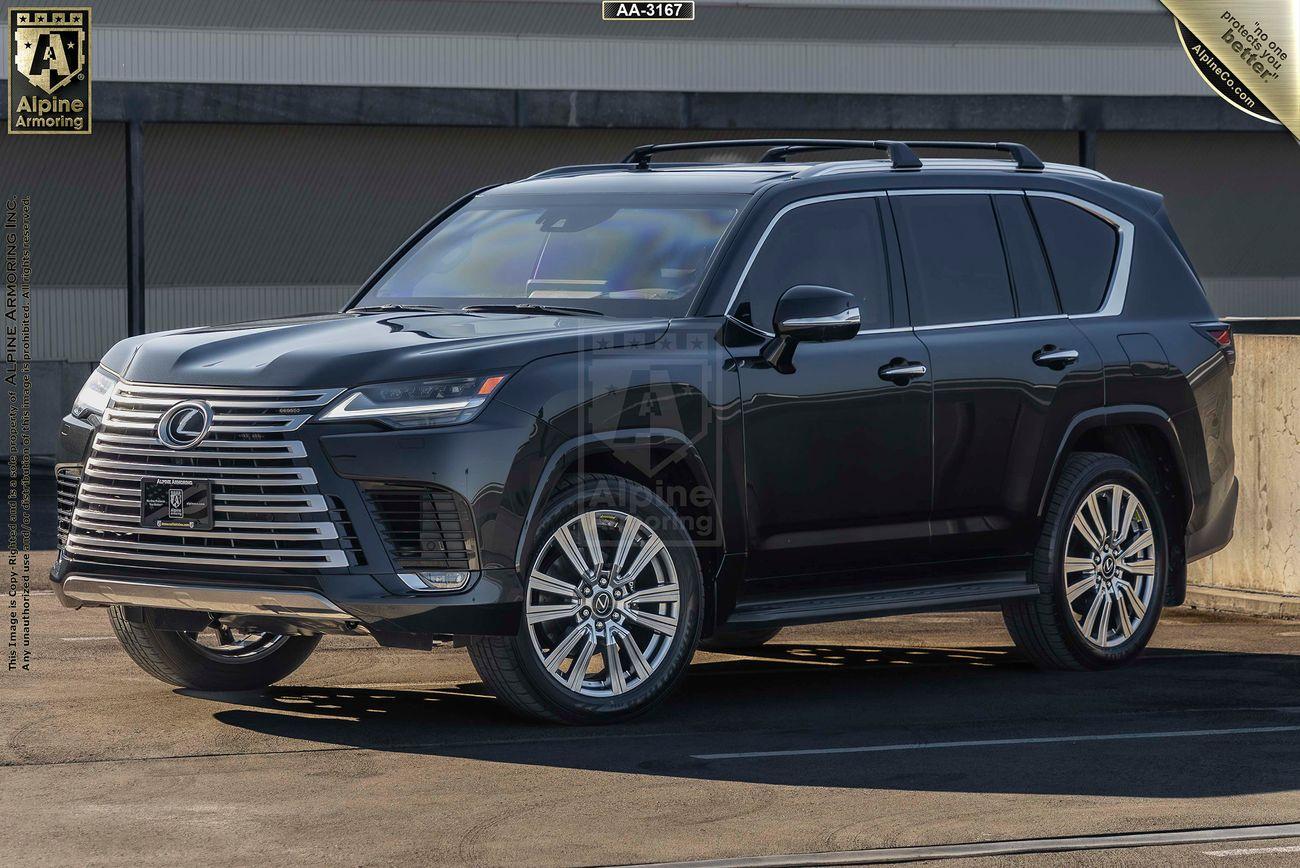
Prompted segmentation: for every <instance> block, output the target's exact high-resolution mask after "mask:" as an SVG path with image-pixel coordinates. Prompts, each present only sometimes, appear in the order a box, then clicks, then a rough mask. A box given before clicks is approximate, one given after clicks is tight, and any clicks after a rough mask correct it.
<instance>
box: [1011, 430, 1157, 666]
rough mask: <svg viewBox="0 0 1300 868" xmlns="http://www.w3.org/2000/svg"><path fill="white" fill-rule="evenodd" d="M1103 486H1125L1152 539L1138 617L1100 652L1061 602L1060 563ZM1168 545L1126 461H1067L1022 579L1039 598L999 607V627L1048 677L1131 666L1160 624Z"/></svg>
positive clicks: (1084, 456) (1152, 502)
mask: <svg viewBox="0 0 1300 868" xmlns="http://www.w3.org/2000/svg"><path fill="white" fill-rule="evenodd" d="M1111 483H1115V484H1119V485H1122V486H1124V487H1126V488H1127V489H1129V491H1130V492H1132V493H1133V494H1135V495H1137V498H1138V500H1139V501H1140V504H1141V508H1142V510H1143V511H1144V512H1145V514H1146V517H1147V519H1148V524H1149V527H1150V530H1151V531H1152V533H1153V536H1154V549H1153V551H1154V558H1153V560H1154V574H1153V575H1152V577H1151V593H1150V599H1149V601H1148V602H1147V604H1146V610H1145V614H1143V615H1142V616H1141V621H1140V622H1139V624H1138V625H1137V627H1136V628H1134V629H1133V630H1132V634H1131V635H1130V636H1128V637H1127V638H1125V639H1123V640H1122V641H1120V642H1119V643H1118V644H1116V645H1114V646H1112V647H1101V645H1099V644H1097V643H1094V642H1091V641H1089V640H1088V639H1085V638H1084V635H1083V632H1084V631H1083V628H1082V627H1081V626H1080V624H1079V621H1078V620H1076V618H1075V616H1074V613H1073V610H1072V609H1071V607H1070V604H1069V602H1068V600H1067V598H1066V575H1065V573H1064V569H1065V563H1064V559H1065V557H1066V545H1067V538H1068V534H1069V533H1070V529H1071V527H1072V525H1073V522H1074V517H1075V513H1076V511H1077V510H1079V509H1080V508H1081V507H1082V505H1083V503H1084V500H1085V498H1086V497H1088V495H1089V494H1091V493H1092V492H1094V491H1096V490H1097V489H1098V487H1099V486H1102V485H1106V484H1111ZM1168 540H1169V533H1168V528H1167V526H1166V524H1165V518H1164V514H1163V513H1162V511H1161V504H1160V501H1159V499H1158V498H1157V497H1156V495H1155V492H1154V491H1153V490H1152V487H1151V485H1150V484H1148V482H1147V481H1146V479H1144V478H1143V476H1142V474H1141V473H1140V472H1139V471H1138V469H1137V467H1135V466H1134V465H1133V464H1132V462H1129V461H1127V460H1125V459H1123V458H1120V457H1119V456H1117V455H1111V454H1107V453H1099V452H1081V453H1076V454H1074V455H1071V456H1070V457H1069V458H1068V459H1067V460H1066V462H1065V465H1064V467H1063V468H1062V470H1061V473H1060V476H1059V478H1058V479H1057V482H1056V486H1055V488H1054V489H1053V491H1052V496H1051V499H1050V500H1049V501H1048V508H1047V513H1046V516H1045V518H1044V521H1043V529H1042V533H1041V535H1040V537H1039V541H1038V546H1037V549H1036V550H1035V552H1034V558H1033V565H1032V568H1031V573H1030V575H1031V578H1032V580H1033V581H1035V582H1036V583H1037V584H1038V585H1039V589H1040V593H1039V595H1038V596H1037V597H1032V598H1028V599H1022V600H1013V601H1010V602H1007V603H1005V604H1003V606H1002V617H1003V620H1004V621H1005V622H1006V625H1007V630H1008V631H1009V632H1010V633H1011V638H1012V639H1013V640H1014V641H1015V643H1016V647H1017V648H1019V649H1020V651H1021V652H1022V653H1024V654H1025V656H1027V657H1028V658H1029V659H1030V660H1031V661H1033V663H1034V664H1035V665H1037V666H1038V667H1039V668H1042V669H1049V670H1089V669H1108V668H1112V667H1115V666H1120V665H1123V664H1125V663H1128V662H1130V661H1132V660H1133V659H1134V658H1135V657H1137V655H1138V654H1140V653H1141V651H1142V649H1143V648H1145V647H1146V644H1147V642H1149V641H1150V639H1151V635H1152V633H1153V632H1154V631H1155V627H1156V623H1157V622H1158V621H1159V620H1160V611H1161V607H1162V605H1163V603H1164V599H1165V588H1166V585H1167V581H1168V571H1169V542H1168ZM1082 599H1083V600H1087V599H1088V598H1087V597H1084V598H1082ZM1106 611H1107V612H1109V609H1107V610H1106ZM1134 612H1135V614H1136V610H1134ZM1103 629H1104V628H1103Z"/></svg>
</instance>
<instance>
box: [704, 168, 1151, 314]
mask: <svg viewBox="0 0 1300 868" xmlns="http://www.w3.org/2000/svg"><path fill="white" fill-rule="evenodd" d="M951 195H981V196H998V195H1003V196H1040V197H1042V198H1044V199H1059V200H1061V201H1062V202H1069V203H1070V204H1071V205H1074V206H1075V207H1078V208H1081V209H1083V210H1084V211H1087V212H1088V213H1090V214H1092V215H1094V216H1096V217H1099V218H1101V219H1102V220H1104V221H1105V222H1107V223H1109V224H1110V225H1111V227H1112V228H1113V229H1114V230H1115V233H1116V235H1117V236H1118V238H1117V241H1116V243H1117V246H1118V250H1117V252H1116V255H1115V265H1114V267H1113V268H1112V271H1111V278H1110V283H1109V285H1108V286H1107V287H1106V295H1105V296H1104V299H1103V301H1102V304H1101V307H1099V308H1098V309H1097V310H1096V311H1094V312H1092V313H1075V314H1067V313H1058V314H1049V315H1047V316H1026V317H1011V318H1009V319H995V320H975V321H967V322H953V323H938V324H934V325H913V326H901V327H894V328H888V329H863V330H861V331H859V332H858V334H860V335H864V334H889V333H894V332H905V331H933V330H936V329H952V328H976V327H978V326H988V325H1007V324H1009V323H1017V322H1041V321H1043V320H1054V319H1092V318H1096V317H1108V316H1118V315H1119V314H1121V313H1123V311H1124V302H1125V300H1126V299H1127V297H1128V283H1129V273H1130V269H1131V268H1132V263H1133V224H1132V223H1131V222H1129V221H1128V220H1125V219H1124V218H1123V217H1121V216H1119V215H1118V214H1116V213H1115V212H1113V211H1110V210H1108V209H1106V208H1103V207H1102V206H1100V205H1098V204H1096V203H1095V202H1090V201H1088V200H1087V199H1082V198H1080V197H1078V196H1075V195H1073V194H1070V193H1057V192H1056V191H1054V190H1022V189H984V188H972V187H965V188H946V187H932V188H931V187H927V188H925V189H919V190H870V191H866V192H861V193H836V194H834V195H829V196H814V197H813V198H810V199H800V200H799V201H798V202H791V203H790V204H789V205H786V206H785V207H784V208H782V209H781V210H780V211H778V212H776V214H775V215H774V216H773V217H772V219H771V221H770V222H769V223H768V224H767V228H766V229H764V230H763V234H762V235H761V236H760V237H759V239H758V243H757V244H755V245H754V249H753V251H751V252H750V254H749V259H748V261H746V262H745V268H744V270H743V271H741V272H740V277H739V279H737V281H736V286H735V288H734V289H733V290H732V291H731V298H730V299H728V301H727V306H726V311H727V312H726V313H725V314H724V316H725V317H726V318H727V319H729V320H731V321H733V322H735V323H736V324H737V325H740V326H743V327H744V328H747V329H749V330H750V331H753V332H757V333H759V334H762V335H765V336H766V337H769V338H771V337H776V335H775V334H774V333H772V332H770V331H767V330H766V329H762V328H759V327H758V326H752V325H749V324H748V323H745V322H742V321H741V320H739V319H737V318H736V316H735V313H734V311H735V304H736V299H737V298H739V297H740V288H741V287H742V286H744V285H745V278H747V277H749V269H750V268H751V267H753V265H754V260H755V259H757V258H758V254H759V252H760V251H761V250H762V249H763V245H764V244H766V243H767V239H768V236H769V235H771V234H772V229H773V228H775V226H776V224H777V222H778V221H779V220H780V219H781V218H782V217H784V216H785V215H786V214H788V213H789V212H791V211H793V210H794V209H795V208H800V207H803V206H804V205H813V204H816V203H818V202H833V201H835V200H838V199H868V198H874V197H877V196H886V197H889V196H951Z"/></svg>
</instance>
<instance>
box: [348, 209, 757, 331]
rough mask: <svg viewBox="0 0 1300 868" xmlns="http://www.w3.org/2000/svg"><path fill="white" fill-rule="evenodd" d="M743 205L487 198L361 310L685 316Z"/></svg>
mask: <svg viewBox="0 0 1300 868" xmlns="http://www.w3.org/2000/svg"><path fill="white" fill-rule="evenodd" d="M742 200H743V197H737V196H727V197H717V196H714V197H708V198H702V197H697V196H678V197H672V198H671V199H670V198H667V197H663V196H657V197H638V196H622V197H620V196H613V195H610V196H590V195H588V196H583V197H573V196H559V195H556V196H545V197H543V196H518V197H515V196H485V197H482V198H480V199H477V200H475V201H473V202H471V203H470V204H469V205H467V206H466V207H464V208H462V209H461V210H460V211H457V212H456V213H455V214H453V215H452V216H451V217H449V218H448V219H446V220H445V221H443V222H442V223H441V224H439V225H438V226H437V227H435V228H434V229H433V230H432V231H431V232H430V233H429V234H428V235H426V236H425V237H424V238H423V239H421V240H420V241H419V242H417V243H416V245H415V246H414V247H413V248H412V249H411V250H410V252H408V253H407V254H406V255H405V256H404V257H402V259H401V260H399V261H398V262H397V263H396V264H395V265H394V266H393V267H392V268H391V269H389V271H388V272H387V273H385V274H384V275H383V277H381V278H380V279H379V281H378V282H377V283H376V284H375V286H374V287H372V288H371V290H370V291H369V292H368V293H366V295H365V297H364V298H362V299H361V300H360V301H359V302H358V303H357V304H358V305H359V306H366V305H379V304H385V303H408V304H417V303H418V304H422V305H433V306H438V307H449V308H459V307H464V306H466V305H471V304H484V303H487V304H549V305H558V306H565V307H581V308H588V309H592V310H595V311H598V312H600V313H605V314H612V315H627V316H643V315H644V316H660V315H662V316H674V315H682V314H684V313H686V311H687V309H688V307H689V305H690V302H691V299H692V298H693V297H694V295H695V292H696V290H698V288H699V285H700V281H701V279H702V278H703V276H704V270H705V266H706V265H707V264H708V263H709V260H710V257H711V256H712V255H713V252H714V250H715V249H716V248H717V246H718V243H719V241H720V240H721V238H722V236H723V233H724V232H725V231H726V229H727V227H728V226H729V225H730V224H731V222H732V220H734V219H735V216H736V214H737V213H738V211H739V209H740V207H741V205H742V204H743V201H742Z"/></svg>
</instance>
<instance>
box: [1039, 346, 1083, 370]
mask: <svg viewBox="0 0 1300 868" xmlns="http://www.w3.org/2000/svg"><path fill="white" fill-rule="evenodd" d="M1077 361H1079V351H1078V350H1062V349H1058V348H1056V347H1054V346H1052V345H1051V344H1048V345H1047V346H1045V347H1043V348H1042V349H1041V350H1038V351H1037V352H1036V353H1034V364H1035V365H1042V366H1043V367H1044V368H1055V369H1056V370H1058V371H1059V370H1060V369H1061V368H1064V367H1065V366H1066V365H1073V364H1074V363H1075V362H1077Z"/></svg>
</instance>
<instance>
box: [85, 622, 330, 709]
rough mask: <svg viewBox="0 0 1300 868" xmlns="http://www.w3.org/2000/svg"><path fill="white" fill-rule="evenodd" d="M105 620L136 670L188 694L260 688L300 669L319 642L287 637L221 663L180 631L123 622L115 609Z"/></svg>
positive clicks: (317, 639)
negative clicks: (252, 653) (262, 649)
mask: <svg viewBox="0 0 1300 868" xmlns="http://www.w3.org/2000/svg"><path fill="white" fill-rule="evenodd" d="M108 622H109V623H110V624H112V625H113V632H114V633H116V634H117V638H118V641H120V642H121V643H122V647H123V648H124V649H125V650H126V653H127V655H128V656H129V657H130V658H131V659H132V660H134V661H135V663H136V665H137V666H139V667H140V668H141V669H143V670H144V671H145V672H148V673H149V674H150V675H152V676H153V677H154V678H157V679H158V680H159V681H164V682H166V683H168V684H173V685H175V686H177V687H187V688H189V689H191V690H210V691H225V690H260V689H261V688H263V687H267V686H269V685H271V684H274V683H275V682H277V681H279V680H280V679H281V678H284V677H285V676H287V675H289V673H291V672H293V671H294V670H295V669H297V668H298V667H299V666H301V665H302V664H303V662H304V661H305V660H306V659H307V658H308V657H309V656H310V655H311V652H312V651H313V650H315V648H316V645H317V644H318V643H319V642H320V639H321V637H320V636H287V637H285V641H284V642H283V643H282V644H280V645H279V646H278V647H276V648H273V649H270V650H268V651H267V652H266V653H265V654H262V655H259V656H256V657H253V658H251V659H248V660H238V659H234V660H229V661H227V660H219V659H216V658H215V657H214V656H213V655H210V654H205V653H204V652H203V651H202V650H200V649H199V648H198V647H196V646H195V644H194V643H193V642H191V641H190V640H189V639H187V638H186V636H185V634H184V633H177V632H175V631H173V630H159V629H157V628H155V627H149V626H146V625H144V624H136V623H134V622H132V621H128V620H127V619H126V615H125V613H124V612H123V611H122V607H121V606H112V607H110V608H109V610H108Z"/></svg>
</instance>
